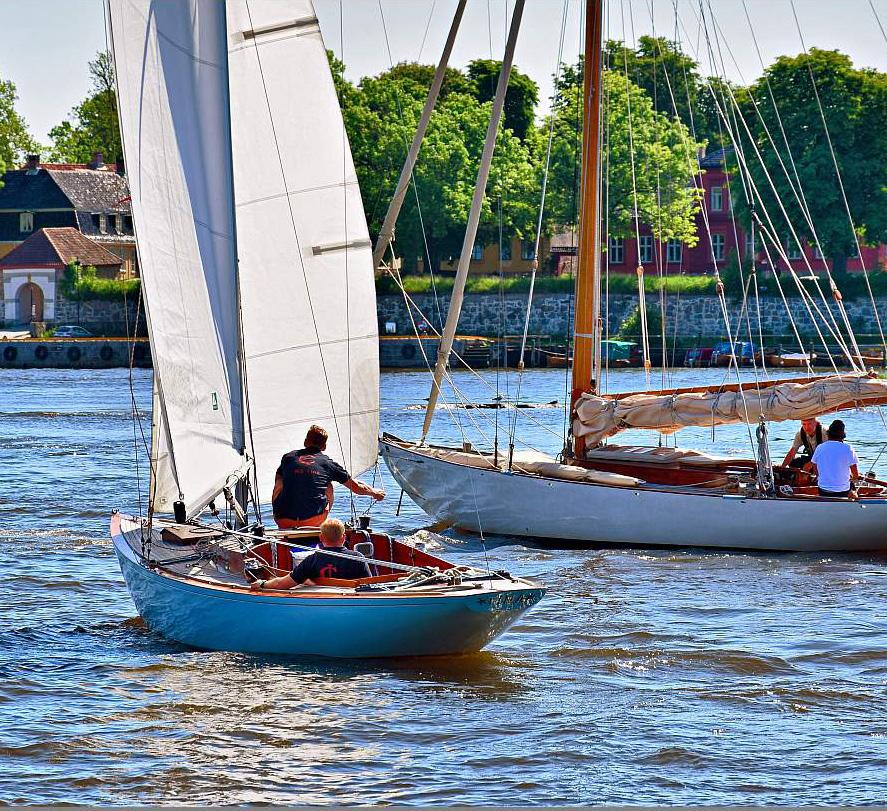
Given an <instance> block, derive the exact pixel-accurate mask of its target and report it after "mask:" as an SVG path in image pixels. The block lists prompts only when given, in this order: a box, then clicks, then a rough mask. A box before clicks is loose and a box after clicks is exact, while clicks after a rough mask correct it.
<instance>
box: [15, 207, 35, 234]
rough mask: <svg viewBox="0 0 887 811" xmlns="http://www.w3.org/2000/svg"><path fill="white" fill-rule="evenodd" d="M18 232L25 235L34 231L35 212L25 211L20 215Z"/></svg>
mask: <svg viewBox="0 0 887 811" xmlns="http://www.w3.org/2000/svg"><path fill="white" fill-rule="evenodd" d="M18 230H19V231H21V233H23V234H30V233H31V231H33V230H34V212H33V211H23V212H22V213H21V214H19V215H18Z"/></svg>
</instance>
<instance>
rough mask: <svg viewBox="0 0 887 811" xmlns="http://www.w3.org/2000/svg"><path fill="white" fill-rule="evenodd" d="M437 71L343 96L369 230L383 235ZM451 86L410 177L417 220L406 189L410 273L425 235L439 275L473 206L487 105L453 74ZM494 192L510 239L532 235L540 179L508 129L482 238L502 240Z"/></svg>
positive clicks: (409, 68) (403, 237)
mask: <svg viewBox="0 0 887 811" xmlns="http://www.w3.org/2000/svg"><path fill="white" fill-rule="evenodd" d="M432 75H433V68H431V67H430V66H418V65H398V66H396V67H395V68H394V69H392V70H390V71H386V72H385V73H382V74H380V75H379V76H375V77H367V78H365V79H363V80H362V81H361V82H360V85H359V86H358V87H357V88H354V87H353V86H352V88H351V90H347V89H346V90H345V91H344V97H345V98H346V99H347V100H348V103H347V104H346V105H345V107H344V117H345V125H346V129H347V131H348V138H349V141H350V142H351V151H352V154H353V156H354V162H355V168H356V170H357V175H358V178H359V180H360V187H361V192H362V194H363V200H364V206H365V210H366V215H367V222H368V224H369V227H370V231H371V233H377V232H378V230H379V228H380V226H381V223H382V218H383V217H384V215H385V211H386V209H387V206H388V201H389V200H390V199H391V196H392V195H393V193H394V188H395V185H396V183H397V179H398V177H399V175H400V171H401V167H402V165H403V161H404V157H405V155H406V152H407V149H408V147H409V144H410V141H411V140H412V137H413V133H414V132H415V128H416V125H417V123H418V120H419V116H420V114H421V110H422V106H423V104H424V102H425V97H426V95H427V92H428V85H429V84H430V81H431V76H432ZM460 75H461V76H462V79H461V80H460V78H459V76H460ZM448 82H449V88H448V92H447V93H445V94H444V93H442V94H441V95H442V98H441V99H440V100H439V101H438V104H437V107H436V108H435V112H434V115H433V116H432V118H431V121H430V123H429V127H428V131H427V134H426V136H425V140H424V142H423V144H422V151H421V152H420V154H419V160H418V162H417V164H416V168H415V171H414V178H415V183H416V188H417V189H418V197H419V202H420V203H421V204H422V210H421V217H420V213H419V208H418V205H417V202H416V195H415V193H414V192H413V190H410V192H409V193H408V194H407V197H406V199H405V201H404V205H403V208H402V210H401V214H400V217H399V219H398V224H397V233H396V238H397V251H398V253H399V254H400V255H401V256H403V257H405V259H406V260H407V267H411V266H413V263H414V261H415V258H416V257H418V256H424V254H425V246H426V239H427V247H428V252H429V253H430V255H431V264H432V267H434V268H435V269H436V268H437V267H439V264H440V261H441V260H442V259H444V258H446V257H449V256H455V255H457V254H458V253H459V251H460V249H461V246H462V239H463V235H464V231H465V224H466V221H467V219H468V213H469V209H470V206H471V199H472V196H473V192H474V185H475V179H476V176H477V168H478V164H479V162H480V153H481V150H482V148H483V142H484V136H485V134H486V129H487V126H488V123H489V118H490V109H491V105H490V104H489V103H481V102H480V101H479V100H478V99H477V98H476V97H475V96H474V95H473V93H470V92H466V91H467V90H469V89H470V84H469V83H468V80H467V78H466V77H465V76H464V75H463V74H458V72H454V73H453V74H451V75H450V76H449V79H448ZM445 88H447V83H445ZM498 196H501V198H502V219H503V228H504V232H505V235H506V236H507V237H508V238H510V237H511V236H513V235H518V236H524V235H527V234H528V233H529V232H530V230H531V229H532V228H533V220H534V216H535V211H536V208H535V206H536V205H538V199H537V198H538V180H537V173H536V169H535V166H534V164H533V155H532V153H531V150H530V147H529V145H528V144H526V143H524V142H522V141H521V140H520V139H519V138H517V137H516V136H515V135H514V134H512V133H511V132H509V131H508V130H505V129H504V128H503V129H501V130H500V133H499V136H498V141H497V145H496V153H495V157H494V160H493V166H492V171H491V173H490V182H489V186H488V194H487V198H486V200H485V202H484V208H483V214H482V221H481V230H480V236H479V239H480V241H484V240H492V239H495V238H496V237H497V235H498V225H497V214H496V210H495V209H496V199H497V197H498ZM423 224H424V233H423V227H422V226H423Z"/></svg>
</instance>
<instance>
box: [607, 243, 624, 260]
mask: <svg viewBox="0 0 887 811" xmlns="http://www.w3.org/2000/svg"><path fill="white" fill-rule="evenodd" d="M607 251H608V253H609V256H610V264H611V265H622V264H624V263H625V239H624V238H623V237H610V240H609V243H608V246H607Z"/></svg>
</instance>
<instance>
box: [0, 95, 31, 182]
mask: <svg viewBox="0 0 887 811" xmlns="http://www.w3.org/2000/svg"><path fill="white" fill-rule="evenodd" d="M17 99H18V95H17V94H16V90H15V85H14V84H13V83H12V82H11V81H4V80H3V79H0V173H2V172H3V171H5V169H9V168H12V167H13V166H16V165H18V164H20V163H21V162H22V159H23V158H24V156H25V155H26V154H27V153H28V152H35V151H37V150H38V146H37V143H36V142H35V141H34V139H33V138H32V137H31V134H30V133H29V132H28V126H27V124H25V121H24V119H23V118H22V117H21V115H19V113H18V112H17V111H16V109H15V102H16V100H17Z"/></svg>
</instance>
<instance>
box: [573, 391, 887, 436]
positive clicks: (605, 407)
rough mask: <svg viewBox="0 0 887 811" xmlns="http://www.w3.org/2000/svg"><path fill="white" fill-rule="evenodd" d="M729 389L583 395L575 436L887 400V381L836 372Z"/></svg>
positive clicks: (791, 416) (793, 416)
mask: <svg viewBox="0 0 887 811" xmlns="http://www.w3.org/2000/svg"><path fill="white" fill-rule="evenodd" d="M728 389H729V390H724V389H721V390H711V391H692V392H673V393H669V394H663V393H658V394H632V395H628V396H622V397H618V398H604V397H597V396H595V395H592V394H583V395H582V396H581V397H580V398H579V400H578V401H577V403H576V417H575V419H574V420H573V435H574V436H577V437H583V438H584V439H585V446H586V447H592V446H594V445H596V444H597V443H599V442H601V441H602V440H604V439H606V438H607V437H609V436H613V435H614V434H617V433H619V432H620V431H623V430H625V429H626V428H649V429H653V430H656V431H660V432H662V433H672V432H674V431H677V430H679V429H681V428H687V427H689V426H700V427H706V428H708V427H711V426H713V425H726V424H728V423H737V422H746V423H756V422H758V421H759V420H760V419H761V418H764V419H766V420H768V421H773V422H778V421H781V420H802V419H806V418H807V417H816V416H819V415H821V414H828V413H829V412H834V411H841V410H844V409H848V408H857V407H861V406H871V405H879V404H882V403H887V380H881V379H879V378H875V377H869V376H867V375H864V374H851V375H832V376H829V377H822V378H819V379H816V380H813V381H809V382H803V383H789V382H784V381H783V382H780V383H778V384H776V385H771V386H760V387H758V386H755V385H754V384H753V383H752V384H748V385H747V386H746V387H745V389H744V391H739V390H738V388H737V387H736V386H731V387H728Z"/></svg>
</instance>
